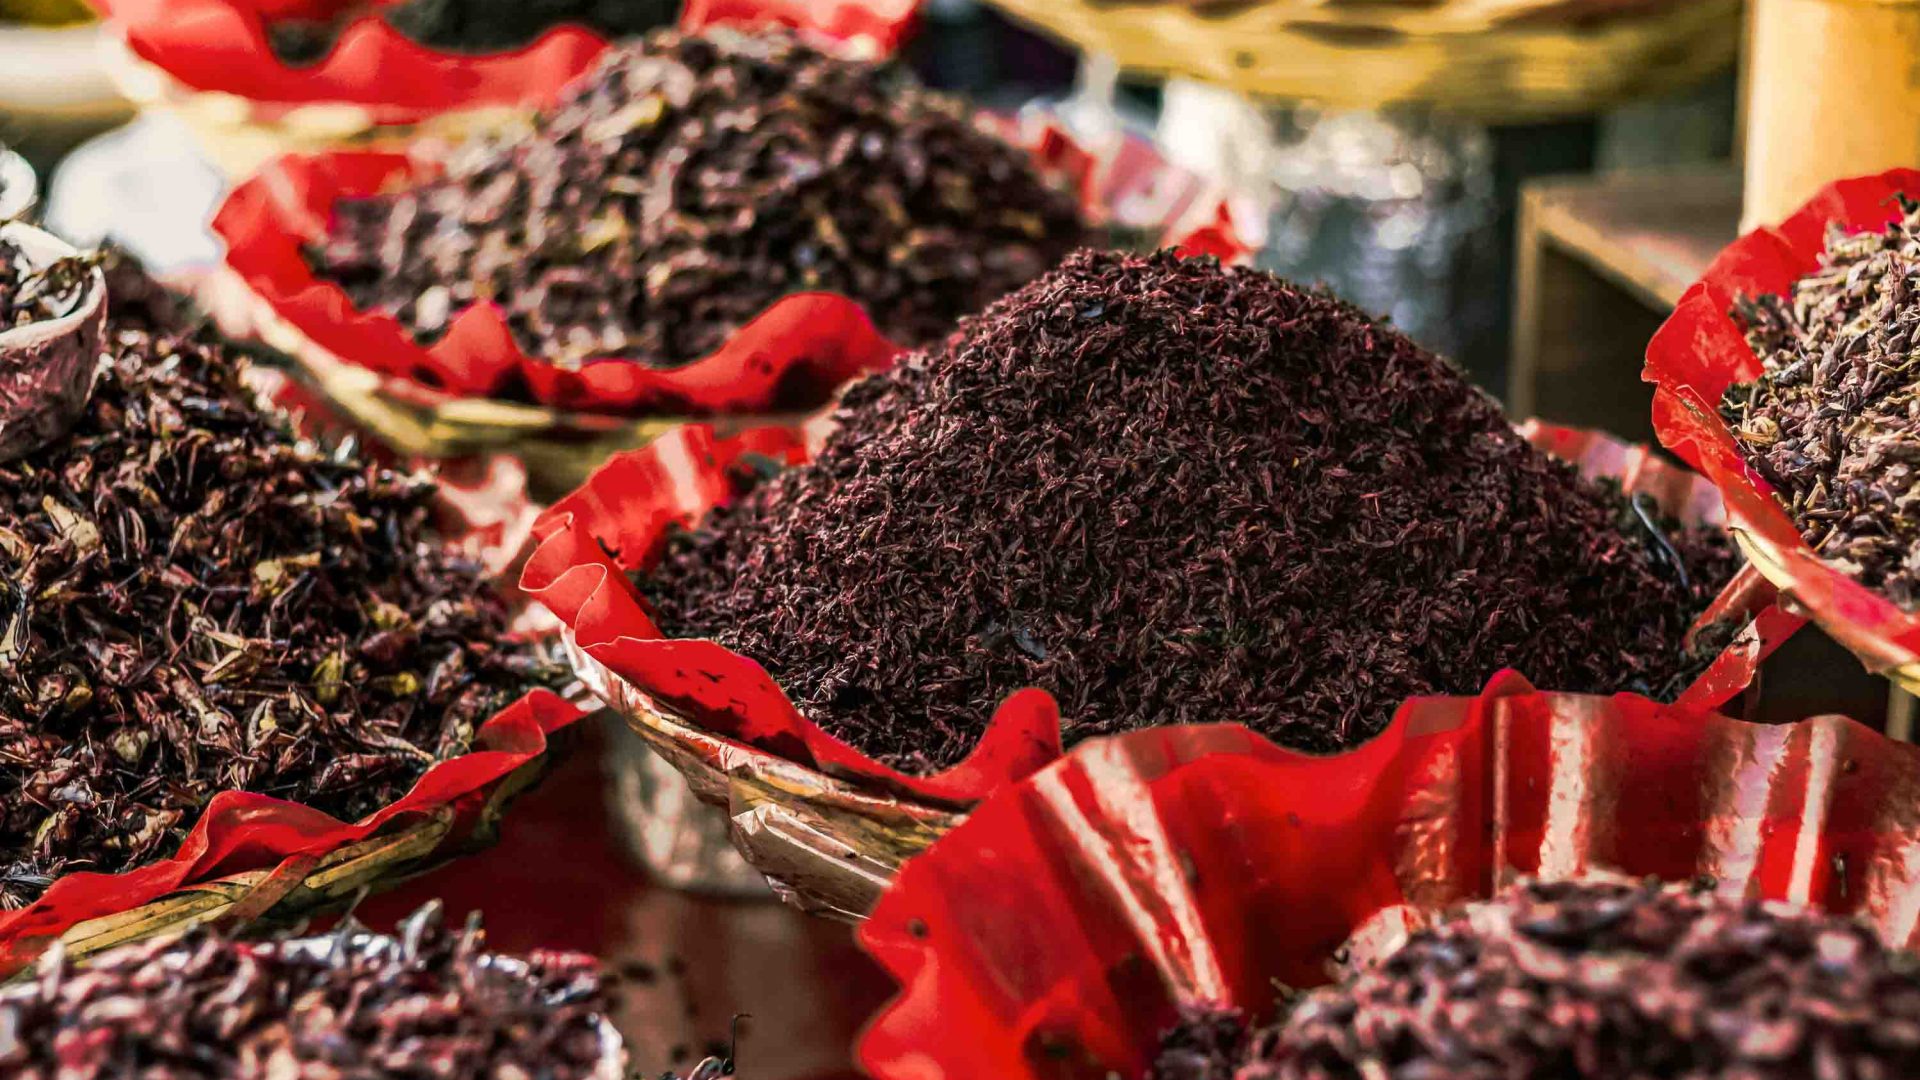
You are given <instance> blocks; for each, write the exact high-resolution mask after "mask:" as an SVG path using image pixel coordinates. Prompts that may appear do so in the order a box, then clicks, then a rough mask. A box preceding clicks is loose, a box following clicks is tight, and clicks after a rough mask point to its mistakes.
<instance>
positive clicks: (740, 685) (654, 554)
mask: <svg viewBox="0 0 1920 1080" xmlns="http://www.w3.org/2000/svg"><path fill="white" fill-rule="evenodd" d="M1522 432H1523V434H1525V435H1526V436H1527V437H1528V438H1530V439H1533V440H1535V441H1537V442H1540V443H1541V444H1543V445H1545V446H1546V447H1548V448H1549V449H1551V450H1554V451H1556V452H1559V453H1562V454H1563V455H1565V456H1566V457H1567V458H1568V459H1569V460H1572V461H1574V462H1576V463H1580V464H1582V465H1583V466H1584V467H1585V468H1587V469H1588V470H1589V471H1590V474H1591V475H1605V476H1612V477H1615V478H1617V479H1620V480H1621V481H1622V483H1623V484H1624V485H1625V486H1626V487H1627V488H1628V489H1629V490H1633V491H1642V490H1644V491H1647V492H1649V493H1650V494H1652V495H1654V497H1655V498H1656V500H1658V501H1659V502H1660V503H1661V507H1662V509H1663V510H1664V511H1666V512H1667V513H1669V514H1673V515H1675V516H1678V517H1681V518H1682V519H1683V520H1690V521H1696V522H1697V521H1711V520H1713V519H1714V518H1715V517H1716V516H1717V515H1716V513H1715V512H1716V511H1717V509H1718V507H1717V506H1715V505H1714V503H1713V500H1712V498H1711V495H1712V492H1711V489H1710V488H1707V487H1706V486H1705V485H1704V482H1702V481H1700V480H1699V479H1698V478H1696V477H1692V476H1690V475H1688V474H1687V473H1685V472H1684V470H1680V469H1677V468H1675V467H1673V466H1670V465H1666V464H1664V463H1662V462H1661V461H1660V460H1659V459H1658V458H1657V457H1655V456H1653V454H1652V453H1651V452H1650V451H1648V450H1647V449H1646V448H1645V447H1633V446H1629V445H1627V444H1624V443H1620V442H1618V441H1616V440H1613V439H1610V438H1608V437H1606V436H1603V435H1597V434H1594V433H1591V432H1579V431H1571V430H1568V429H1564V428H1554V427H1548V426H1545V425H1540V424H1532V423H1530V424H1528V425H1527V426H1526V427H1524V428H1523V429H1522ZM806 450H807V448H806V445H805V441H804V439H803V437H802V434H801V433H800V432H797V431H790V430H786V429H778V428H767V429H760V430H757V431H754V432H751V433H749V434H746V435H742V436H737V437H735V438H733V439H726V440H720V439H716V438H715V437H714V435H713V431H712V429H711V428H708V427H705V426H700V425H694V426H687V427H681V428H677V429H675V430H674V431H672V432H670V433H668V434H666V435H664V436H662V437H661V438H660V439H658V440H656V441H655V442H654V443H653V444H652V445H651V446H648V447H646V448H644V449H641V450H637V451H630V452H628V453H624V454H619V455H616V456H615V457H614V458H612V459H611V460H610V461H609V462H608V463H607V464H606V465H605V466H604V467H602V468H601V469H600V470H599V471H598V472H597V473H595V474H594V475H593V476H592V477H591V478H589V479H588V481H587V483H586V484H585V485H583V486H582V487H581V488H580V489H579V490H578V491H576V492H574V493H573V494H572V495H569V496H568V497H567V498H565V499H563V500H561V501H560V502H558V503H556V504H555V505H554V506H553V507H551V508H550V509H549V510H548V511H547V512H546V513H545V514H543V515H542V516H541V518H540V520H539V521H538V522H536V523H535V525H534V536H535V540H536V542H537V544H538V546H537V547H536V548H535V550H534V553H533V555H532V556H531V557H530V558H529V559H528V561H527V565H526V567H525V570H524V571H523V573H522V575H521V579H520V586H521V589H522V590H523V591H524V592H526V593H527V594H528V595H529V596H531V597H532V598H533V599H535V600H538V601H539V602H540V603H542V604H543V605H545V606H546V607H547V609H548V610H550V611H551V612H553V614H554V615H555V616H557V617H558V618H559V619H560V621H561V623H562V624H563V625H564V626H565V628H566V631H565V632H567V633H569V634H571V635H572V638H573V641H574V644H575V645H576V646H578V647H579V649H580V651H581V652H583V653H584V654H585V655H586V656H587V657H588V658H589V659H591V660H593V661H596V662H597V663H599V664H600V665H601V666H602V667H604V668H605V669H606V670H607V671H608V672H609V673H611V674H612V675H613V676H614V677H616V678H619V679H622V680H625V681H626V682H627V683H629V684H630V685H632V686H633V687H635V688H636V689H638V690H639V691H640V692H641V693H642V694H643V695H645V696H646V697H647V698H649V699H651V700H654V701H656V702H659V703H662V704H664V705H665V706H667V707H668V708H669V709H671V710H673V711H675V712H677V713H680V714H682V715H684V716H686V717H688V718H690V719H692V720H693V721H694V722H695V723H697V724H699V725H700V726H702V727H704V728H705V729H706V730H707V731H710V732H712V733H714V734H718V735H721V736H723V737H725V738H728V739H731V740H734V741H736V742H740V743H744V744H747V745H750V746H754V747H757V748H759V749H761V750H765V751H767V752H769V753H772V754H776V755H778V756H781V757H785V758H787V759H789V760H791V761H795V762H797V763H799V764H801V765H805V766H808V767H810V768H814V769H816V770H819V771H821V772H823V773H826V774H829V775H832V776H837V777H841V778H847V779H853V780H856V781H858V782H861V783H863V784H868V785H871V786H873V787H875V788H877V789H880V790H884V791H890V792H898V793H904V794H907V795H909V796H911V797H914V798H917V799H919V800H922V801H925V802H930V803H933V804H936V805H955V806H964V805H967V804H970V803H972V802H973V801H976V800H978V799H980V798H983V797H985V796H986V795H988V794H990V793H992V792H993V791H994V790H996V789H998V788H1000V787H1001V786H1003V785H1005V784H1008V783H1012V782H1014V781H1017V780H1020V779H1022V778H1024V777H1026V776H1028V775H1030V774H1032V773H1033V772H1035V771H1037V770H1039V769H1041V768H1043V767H1044V766H1046V765H1047V764H1049V763H1051V762H1053V761H1054V760H1056V759H1058V758H1059V757H1060V756H1061V752H1062V743H1061V735H1060V718H1059V712H1058V709H1057V707H1056V706H1055V704H1054V702H1053V699H1052V698H1051V697H1050V696H1049V695H1047V694H1045V693H1044V692H1041V691H1038V690H1028V691H1022V692H1021V693H1019V694H1015V695H1012V696H1010V697H1009V698H1007V699H1006V701H1004V702H1003V703H1002V704H1001V705H1000V707H999V709H998V710H997V711H996V712H995V714H994V716H993V717H992V719H991V721H990V723H989V724H988V727H987V730H986V733H985V735H984V736H983V737H982V739H981V741H980V744H979V745H978V746H977V747H976V748H975V749H974V751H973V753H972V754H970V755H969V756H968V757H967V758H966V759H965V760H964V761H962V762H961V763H959V764H958V765H955V766H954V767H952V768H951V769H948V770H946V771H944V772H940V773H936V774H934V775H932V776H927V777H916V776H909V775H907V774H905V773H902V772H900V771H898V770H896V769H893V768H890V767H888V766H886V765H883V764H881V763H880V762H877V761H875V760H873V759H872V758H870V757H868V756H867V755H865V754H863V753H861V752H860V751H858V750H856V749H854V748H853V747H852V746H849V745H848V744H846V743H845V742H842V741H841V740H840V739H838V738H835V737H834V736H832V735H829V734H828V733H826V732H825V731H823V730H821V729H820V727H819V726H818V725H816V724H814V723H812V722H811V721H809V720H807V719H805V718H804V717H802V716H801V715H800V712H799V711H798V710H797V709H796V708H795V707H794V705H793V703H792V702H791V701H790V700H789V699H788V698H787V696H786V694H785V693H784V692H783V691H782V690H781V689H780V687H779V686H778V685H777V684H776V683H775V682H774V681H773V679H772V678H771V677H770V676H769V675H768V674H767V673H766V671H765V670H764V669H763V668H761V667H760V665H759V664H757V663H755V662H754V661H752V660H750V659H748V658H747V657H744V656H741V655H739V654H738V653H734V652H732V651H730V650H728V649H726V648H724V647H723V646H721V645H719V644H718V643H716V642H713V641H707V640H692V639H670V638H665V637H663V636H662V635H661V632H660V630H659V628H658V627H656V626H655V625H654V623H653V620H652V619H651V618H650V617H649V615H648V613H647V610H646V606H645V604H644V602H643V600H642V599H641V597H640V594H639V592H638V591H637V590H636V589H635V588H634V586H633V584H632V582H631V580H629V578H628V573H629V572H630V571H644V570H645V569H646V568H648V567H650V566H651V565H652V564H653V563H654V562H655V561H657V559H658V557H659V554H660V551H661V548H662V546H663V545H664V543H665V541H666V538H667V535H668V531H669V528H670V527H671V526H674V525H682V526H687V525H692V524H695V523H697V522H698V521H699V520H700V519H701V518H702V517H704V516H705V514H706V513H707V512H708V511H709V510H711V509H713V508H714V507H716V506H718V505H720V504H721V503H723V502H724V501H725V500H726V499H727V498H728V497H729V495H730V493H731V490H732V488H731V485H730V482H729V480H728V477H727V474H728V470H729V468H730V467H731V466H732V465H733V464H734V463H735V462H736V461H737V460H738V459H739V458H740V457H741V455H743V454H747V453H758V454H763V455H767V456H773V457H778V458H781V459H783V460H785V461H787V462H789V463H791V462H795V461H799V460H802V459H803V458H804V456H805V454H806ZM1770 601H1771V595H1770V593H1768V592H1767V591H1766V590H1765V589H1756V590H1750V591H1748V592H1747V593H1744V594H1740V595H1737V596H1736V595H1733V594H1731V593H1730V594H1729V595H1728V596H1726V597H1723V598H1722V603H1721V604H1720V605H1717V606H1716V611H1718V612H1719V613H1722V614H1726V615H1728V616H1729V617H1733V618H1741V619H1745V618H1750V617H1752V616H1754V615H1755V614H1758V616H1759V617H1758V619H1757V620H1755V621H1754V622H1752V623H1751V624H1750V625H1748V627H1747V629H1746V631H1745V632H1744V633H1743V634H1742V635H1741V636H1740V638H1739V639H1738V640H1736V642H1735V643H1734V645H1733V646H1732V647H1731V648H1729V649H1728V650H1727V651H1726V652H1725V653H1724V654H1723V655H1721V656H1720V657H1719V658H1718V659H1717V660H1716V661H1715V662H1714V664H1713V665H1712V667H1711V668H1710V669H1709V670H1708V672H1707V673H1706V674H1705V675H1704V676H1703V677H1702V678H1701V679H1700V680H1699V681H1698V682H1697V683H1696V685H1695V686H1693V687H1692V688H1690V689H1689V690H1688V691H1687V694H1686V695H1685V697H1684V698H1683V700H1684V701H1686V702H1687V703H1688V704H1698V705H1701V706H1703V707H1717V706H1720V705H1722V704H1724V703H1725V702H1727V701H1728V700H1730V699H1731V698H1732V697H1734V696H1735V695H1736V694H1738V693H1739V692H1740V691H1741V690H1742V689H1744V688H1745V687H1746V686H1747V685H1748V684H1749V683H1751V682H1752V680H1753V674H1754V672H1755V670H1757V668H1758V665H1759V663H1760V660H1761V659H1762V658H1764V657H1765V656H1766V654H1767V653H1768V652H1770V651H1771V650H1772V649H1773V648H1774V647H1776V646H1777V645H1778V644H1779V643H1780V642H1781V641H1782V640H1784V638H1785V637H1786V636H1787V635H1788V634H1790V633H1791V632H1792V631H1793V630H1794V629H1797V628H1798V626H1799V624H1800V620H1798V619H1796V618H1794V617H1792V616H1789V615H1786V614H1784V613H1782V612H1780V611H1779V610H1778V609H1777V608H1773V607H1770V606H1768V605H1769V603H1770Z"/></svg>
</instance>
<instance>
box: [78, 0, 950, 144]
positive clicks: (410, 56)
mask: <svg viewBox="0 0 1920 1080" xmlns="http://www.w3.org/2000/svg"><path fill="white" fill-rule="evenodd" d="M93 2H94V4H95V5H96V7H98V8H99V10H100V13H101V15H102V17H103V18H104V19H105V20H106V22H107V25H108V28H109V30H110V31H111V32H112V34H113V40H114V41H115V42H116V44H117V46H118V47H117V48H115V49H113V50H112V53H111V56H110V58H109V65H108V66H109V70H110V72H111V73H112V74H113V76H114V77H115V80H116V82H117V83H118V84H119V85H120V87H121V89H122V91H123V92H124V93H125V94H126V95H127V96H128V97H129V98H131V99H133V100H134V101H135V102H136V103H138V104H140V105H142V106H144V107H149V108H164V109H167V110H169V111H172V112H174V113H176V114H178V115H179V116H181V117H182V118H183V119H185V120H186V121H187V123H188V125H189V126H190V127H191V128H192V129H193V130H194V131H195V133H196V134H197V135H198V136H199V137H200V140H201V142H202V144H203V146H204V148H205V149H206V150H207V152H208V153H209V155H210V156H211V157H212V158H213V159H214V161H215V162H216V163H218V164H220V165H221V166H222V167H223V168H225V169H226V170H227V171H229V172H230V173H232V174H234V175H242V174H244V173H246V172H248V171H250V170H251V169H252V168H254V167H255V166H257V165H259V164H260V163H262V162H264V161H266V160H267V159H269V158H271V157H273V156H274V155H276V154H279V153H284V152H287V151H295V150H309V151H311V150H320V149H326V148H330V147H337V146H359V147H363V148H379V147H387V148H392V147H396V146H400V145H403V144H405V143H407V142H410V141H413V140H416V139H419V138H422V137H435V138H459V137H464V136H467V135H471V134H475V133H480V132H495V131H509V130H514V129H515V128H517V127H518V126H519V125H521V124H523V123H524V122H525V119H526V117H527V115H528V114H529V113H530V112H531V111H532V110H534V109H536V108H539V107H541V106H544V105H546V104H548V103H550V102H551V101H552V100H553V98H554V95H555V94H556V93H557V92H558V91H559V90H560V88H561V87H563V86H565V85H566V84H567V83H568V82H570V81H571V80H573V79H574V78H576V77H577V76H579V75H581V74H583V73H584V72H586V71H587V70H589V69H590V68H592V66H593V65H594V63H595V62H596V61H597V60H598V58H599V56H600V54H601V53H602V52H603V51H605V49H606V48H607V46H608V44H609V42H611V41H615V40H620V39H624V38H630V37H635V36H638V35H640V34H643V33H645V32H647V31H649V30H652V29H654V28H656V27H660V26H669V25H672V24H673V22H674V19H675V17H676V11H677V9H678V8H679V7H680V5H679V4H676V3H672V2H671V0H636V2H632V3H620V4H596V3H590V2H581V3H574V4H570V5H569V4H533V5H523V6H521V7H518V8H516V7H514V6H512V5H500V4H484V5H483V4H465V3H452V4H449V3H440V2H429V0H401V2H397V3H389V4H379V5H367V4H363V3H355V2H350V0H294V2H291V3H289V2H274V3H264V2H261V0H93ZM740 6H742V5H741V4H739V3H729V4H713V3H695V4H691V5H688V10H687V11H686V12H685V14H684V17H685V18H686V19H688V20H693V21H698V20H704V19H715V18H731V17H734V15H735V13H734V12H733V11H732V10H731V9H732V8H735V7H740ZM750 6H751V8H752V9H753V11H754V14H755V15H756V17H759V18H764V19H777V20H779V21H782V22H784V23H786V24H788V25H791V26H794V27H796V28H797V29H799V30H801V31H804V32H810V33H818V34H820V35H822V36H829V37H833V38H835V39H836V40H842V41H846V42H850V43H852V44H854V45H856V46H858V47H863V48H865V49H868V50H869V51H880V50H884V49H890V48H891V47H892V46H893V45H894V44H895V43H896V42H897V41H898V40H899V37H900V36H901V35H902V34H903V33H905V32H906V30H907V28H908V26H909V25H910V16H911V14H912V7H911V5H910V4H909V5H902V4H899V3H891V2H885V0H880V2H858V3H855V2H848V0H838V2H835V3H830V4H819V5H811V4H792V3H782V2H778V0H756V2H755V3H753V4H752V5H750ZM709 9H718V10H712V11H710V10H709Z"/></svg>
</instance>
